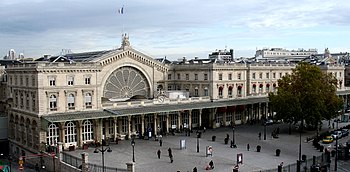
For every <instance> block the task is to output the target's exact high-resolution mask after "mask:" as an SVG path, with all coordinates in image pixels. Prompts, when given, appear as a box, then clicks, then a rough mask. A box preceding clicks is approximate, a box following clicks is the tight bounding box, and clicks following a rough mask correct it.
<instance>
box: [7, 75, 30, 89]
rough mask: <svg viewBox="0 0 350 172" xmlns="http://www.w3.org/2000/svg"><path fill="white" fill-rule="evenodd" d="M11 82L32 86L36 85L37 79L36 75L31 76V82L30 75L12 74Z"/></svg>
mask: <svg viewBox="0 0 350 172" xmlns="http://www.w3.org/2000/svg"><path fill="white" fill-rule="evenodd" d="M9 79H10V80H9V83H10V84H11V85H21V86H30V85H31V86H32V87H35V83H36V79H35V76H32V77H31V83H30V84H29V76H25V77H24V76H19V77H18V76H10V78H9Z"/></svg>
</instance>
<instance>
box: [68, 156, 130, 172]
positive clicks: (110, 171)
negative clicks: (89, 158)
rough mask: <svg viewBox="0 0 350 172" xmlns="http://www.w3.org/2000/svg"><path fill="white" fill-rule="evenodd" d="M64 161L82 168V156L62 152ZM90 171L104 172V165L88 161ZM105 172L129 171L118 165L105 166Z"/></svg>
mask: <svg viewBox="0 0 350 172" xmlns="http://www.w3.org/2000/svg"><path fill="white" fill-rule="evenodd" d="M62 161H63V162H65V163H67V164H69V165H71V166H73V167H76V168H79V169H81V165H82V163H83V161H82V159H81V158H77V157H75V156H72V155H69V154H67V153H64V152H63V153H62ZM88 166H89V172H102V171H103V170H102V168H103V166H102V165H97V164H92V163H88ZM104 171H105V172H127V169H123V168H116V167H107V166H105V170H104Z"/></svg>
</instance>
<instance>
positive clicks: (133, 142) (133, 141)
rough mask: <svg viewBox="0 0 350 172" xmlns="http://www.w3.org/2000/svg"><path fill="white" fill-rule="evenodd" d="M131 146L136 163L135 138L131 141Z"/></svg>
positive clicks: (133, 159)
mask: <svg viewBox="0 0 350 172" xmlns="http://www.w3.org/2000/svg"><path fill="white" fill-rule="evenodd" d="M131 146H132V162H135V140H134V138H133V139H132V140H131Z"/></svg>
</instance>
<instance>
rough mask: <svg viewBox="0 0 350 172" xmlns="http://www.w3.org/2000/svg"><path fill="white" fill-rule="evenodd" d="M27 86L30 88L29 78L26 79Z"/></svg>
mask: <svg viewBox="0 0 350 172" xmlns="http://www.w3.org/2000/svg"><path fill="white" fill-rule="evenodd" d="M26 86H29V78H28V77H26Z"/></svg>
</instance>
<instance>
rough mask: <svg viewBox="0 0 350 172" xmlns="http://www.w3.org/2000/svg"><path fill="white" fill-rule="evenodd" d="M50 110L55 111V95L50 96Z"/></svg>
mask: <svg viewBox="0 0 350 172" xmlns="http://www.w3.org/2000/svg"><path fill="white" fill-rule="evenodd" d="M50 111H57V98H56V96H55V95H51V96H50Z"/></svg>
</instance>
